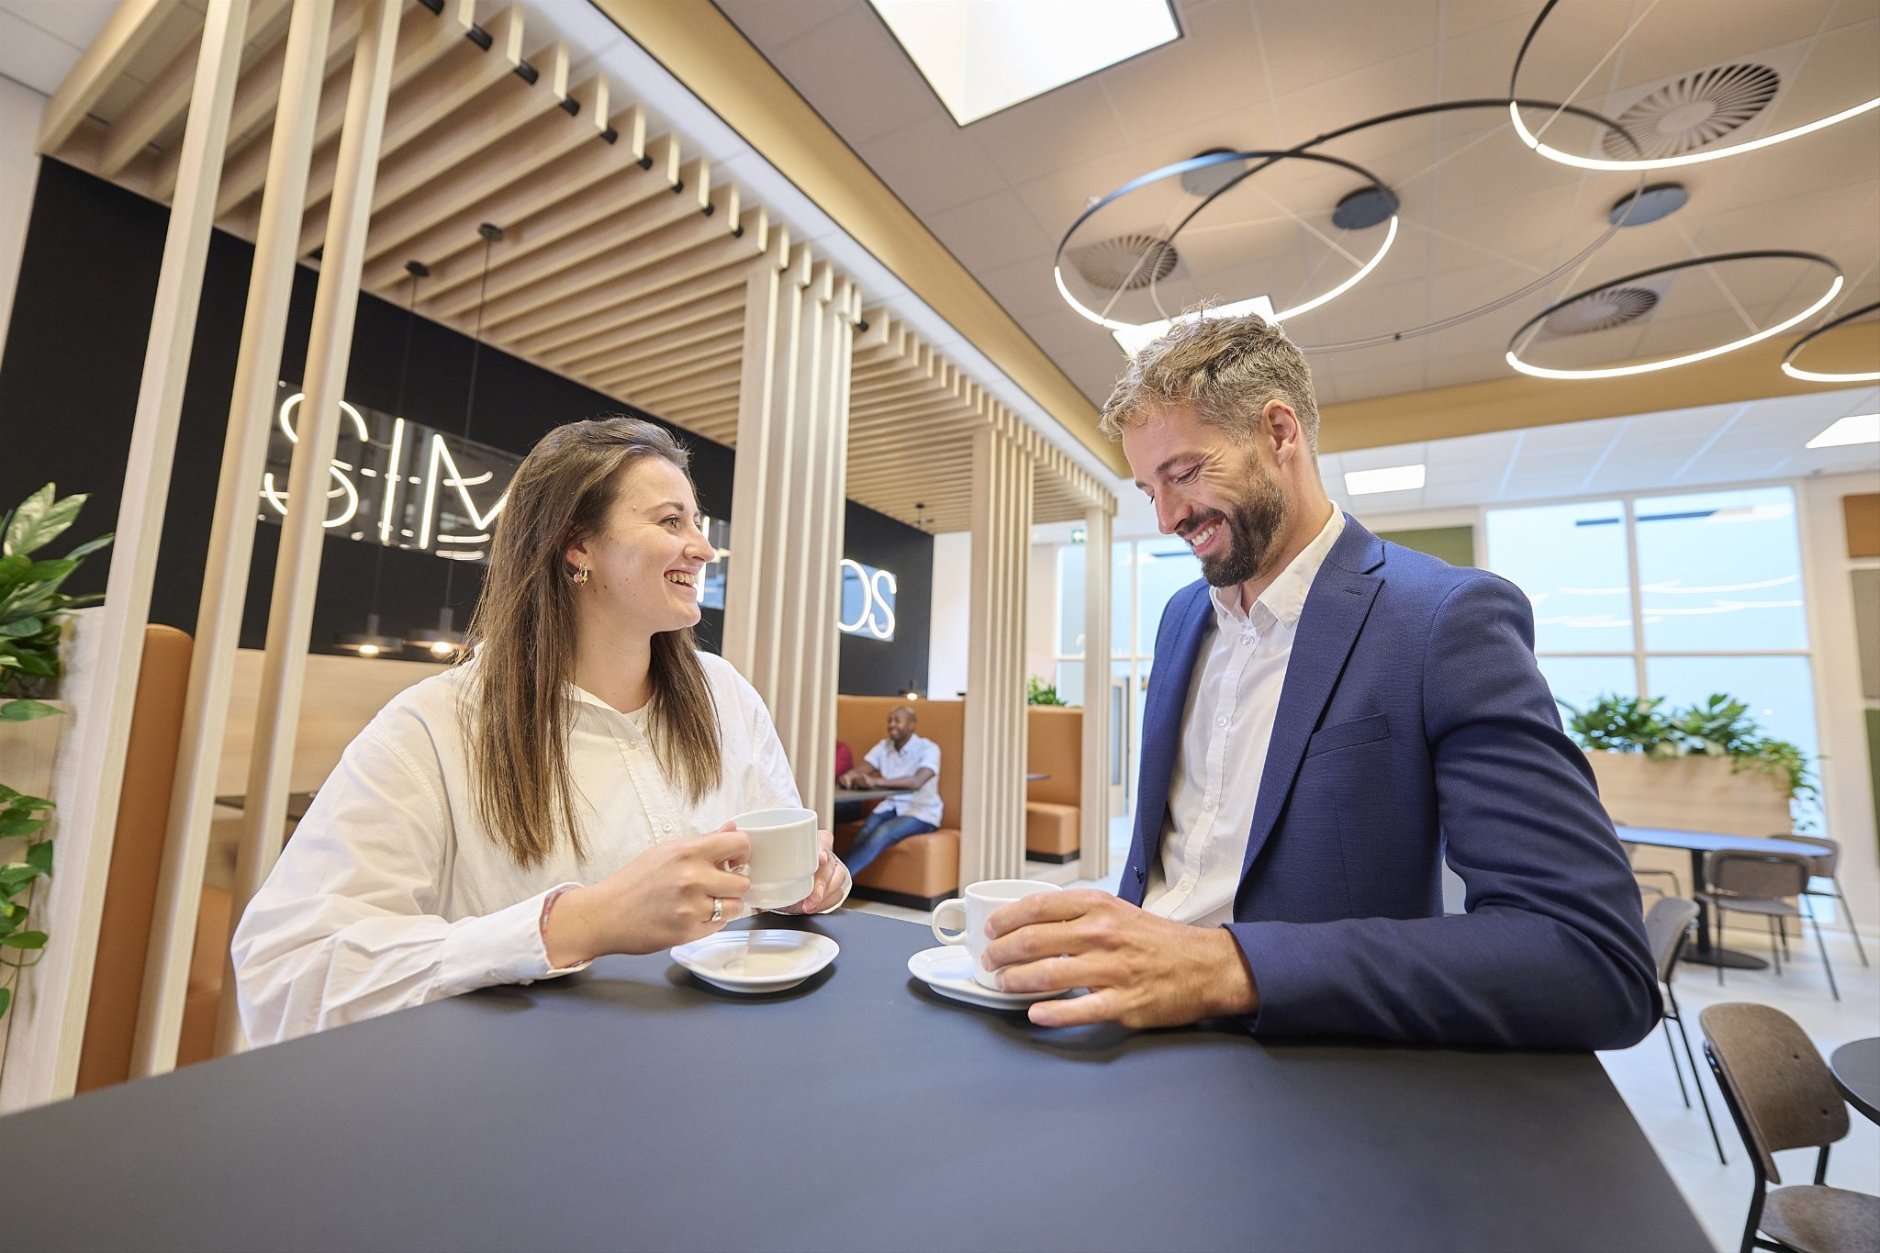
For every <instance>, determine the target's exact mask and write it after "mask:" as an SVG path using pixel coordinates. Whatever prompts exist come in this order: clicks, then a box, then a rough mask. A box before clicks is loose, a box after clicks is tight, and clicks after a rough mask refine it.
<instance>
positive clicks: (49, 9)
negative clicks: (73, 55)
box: [0, 0, 118, 52]
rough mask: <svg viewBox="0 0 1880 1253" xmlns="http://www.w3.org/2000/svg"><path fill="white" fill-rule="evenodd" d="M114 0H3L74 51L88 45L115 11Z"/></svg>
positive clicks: (4, 6) (9, 8)
mask: <svg viewBox="0 0 1880 1253" xmlns="http://www.w3.org/2000/svg"><path fill="white" fill-rule="evenodd" d="M117 7H118V0H6V2H5V3H4V4H0V10H5V11H8V12H12V13H14V14H16V15H18V16H19V17H22V18H24V19H25V20H26V21H27V22H28V23H30V24H31V25H33V26H37V27H38V28H39V29H40V30H42V31H45V32H46V33H47V34H49V35H51V36H53V37H54V38H56V39H58V40H59V41H60V42H61V43H64V44H67V45H69V46H70V47H72V48H73V49H75V50H77V51H80V52H82V51H84V50H85V49H86V48H88V47H90V46H91V41H92V40H94V39H96V38H97V37H98V32H99V31H101V30H103V29H104V26H105V23H106V22H108V21H110V20H111V15H112V14H113V13H115V12H116V11H117Z"/></svg>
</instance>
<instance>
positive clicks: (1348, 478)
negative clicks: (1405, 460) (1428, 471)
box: [1345, 462, 1424, 496]
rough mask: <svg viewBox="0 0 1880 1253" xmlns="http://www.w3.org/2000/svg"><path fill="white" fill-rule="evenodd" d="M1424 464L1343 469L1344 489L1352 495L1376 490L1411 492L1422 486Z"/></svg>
mask: <svg viewBox="0 0 1880 1253" xmlns="http://www.w3.org/2000/svg"><path fill="white" fill-rule="evenodd" d="M1423 475H1424V466H1423V464H1422V463H1421V462H1419V463H1417V464H1416V465H1413V466H1385V467H1383V468H1382V469H1378V470H1347V471H1345V491H1346V493H1347V494H1349V495H1352V496H1370V495H1374V494H1376V493H1378V492H1411V491H1415V490H1416V489H1417V488H1419V487H1422V486H1423Z"/></svg>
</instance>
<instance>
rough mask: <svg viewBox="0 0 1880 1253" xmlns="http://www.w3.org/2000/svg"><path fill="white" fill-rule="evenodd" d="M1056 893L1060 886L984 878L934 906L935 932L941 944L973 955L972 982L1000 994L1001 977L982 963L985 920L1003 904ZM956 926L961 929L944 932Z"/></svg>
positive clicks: (1025, 880)
mask: <svg viewBox="0 0 1880 1253" xmlns="http://www.w3.org/2000/svg"><path fill="white" fill-rule="evenodd" d="M1057 890H1058V885H1057V884H1055V883H1041V882H1039V881H1038V880H1036V879H982V880H980V881H979V882H978V883H974V884H969V885H968V886H967V888H966V890H965V891H964V892H962V893H961V894H960V895H959V896H954V897H949V898H948V899H946V900H944V901H941V902H940V903H939V904H938V905H935V906H934V907H933V933H934V935H935V936H936V937H937V938H938V939H939V941H940V942H941V943H942V944H964V945H965V946H966V951H967V952H968V953H969V954H971V955H972V967H973V982H974V983H977V984H979V985H980V986H981V987H986V988H991V989H993V990H994V991H997V990H998V987H999V982H998V976H997V975H995V974H994V973H993V972H992V971H990V970H987V969H985V968H984V967H982V966H981V965H980V964H979V959H980V957H981V956H982V955H984V953H985V951H986V944H987V940H986V919H988V918H990V917H991V916H992V914H993V912H994V911H995V910H997V909H998V908H999V907H1000V906H1002V905H1010V904H1011V903H1012V902H1013V901H1016V900H1021V899H1023V898H1024V897H1027V896H1031V895H1033V894H1034V893H1037V892H1055V891H1057ZM956 914H957V915H958V918H957V919H955V917H954V916H955V915H956ZM955 927H956V928H959V929H958V930H954V931H947V930H942V928H955Z"/></svg>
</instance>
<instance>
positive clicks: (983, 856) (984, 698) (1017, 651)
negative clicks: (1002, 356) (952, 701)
mask: <svg viewBox="0 0 1880 1253" xmlns="http://www.w3.org/2000/svg"><path fill="white" fill-rule="evenodd" d="M1017 427H1018V424H1017V420H1016V418H1014V417H1013V416H1012V415H1011V414H1010V412H1009V411H1006V410H1003V409H995V410H993V411H992V413H991V414H990V421H989V422H988V424H987V425H986V426H984V427H982V428H980V429H979V430H977V431H975V432H974V434H973V462H972V475H973V495H972V508H971V517H972V536H973V570H972V597H971V602H972V603H971V607H970V609H969V611H968V622H969V627H968V634H969V640H968V644H967V679H966V748H965V758H966V760H965V762H964V763H963V767H964V770H963V773H962V775H961V783H960V805H961V808H962V810H964V814H963V821H962V827H961V831H960V878H961V881H962V882H972V881H973V880H975V879H985V878H999V877H1008V876H1012V875H1017V874H1019V873H1021V872H1022V870H1023V867H1024V845H1025V834H1024V787H1023V776H1024V773H1025V741H1026V733H1025V691H1024V655H1023V649H1024V597H1025V586H1024V580H1025V577H1026V568H1027V563H1028V561H1029V558H1030V551H1031V490H1032V466H1031V459H1030V456H1029V455H1028V454H1027V453H1026V452H1025V451H1024V450H1023V449H1022V448H1021V447H1020V446H1019V442H1018V438H1017V436H1018V430H1017Z"/></svg>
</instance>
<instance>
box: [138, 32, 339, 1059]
mask: <svg viewBox="0 0 1880 1253" xmlns="http://www.w3.org/2000/svg"><path fill="white" fill-rule="evenodd" d="M332 21H333V0H300V3H298V4H296V5H295V6H294V10H293V18H292V24H291V25H290V26H289V28H288V33H287V50H286V57H285V61H284V63H283V66H282V77H281V92H280V105H279V111H278V113H277V114H276V116H275V123H274V136H273V139H272V141H271V144H270V151H269V154H268V174H267V183H266V186H265V188H264V190H263V191H262V197H261V218H260V226H259V230H258V233H257V234H256V236H255V259H254V266H253V269H252V270H251V271H250V273H249V278H248V307H247V310H246V312H245V313H244V315H243V318H242V339H241V351H240V355H239V356H238V357H237V358H236V363H235V392H234V399H233V401H232V403H231V404H230V406H229V417H228V429H227V431H226V432H225V433H224V438H223V443H222V476H221V481H220V483H219V484H218V485H217V488H216V500H215V522H214V526H213V529H212V530H211V531H210V534H209V553H208V557H207V559H206V560H205V562H204V564H203V581H202V599H201V602H200V605H199V607H198V609H197V611H196V641H195V651H194V652H193V654H192V655H191V658H190V667H189V696H188V700H187V703H186V704H185V706H184V710H183V733H182V744H181V746H180V748H179V750H178V753H177V759H176V775H175V783H174V786H173V788H172V791H171V801H170V819H169V826H168V829H167V831H166V833H165V835H164V843H163V864H162V869H161V870H160V872H159V874H158V878H157V902H156V912H155V914H154V915H153V917H152V918H151V924H150V949H149V955H148V956H147V957H146V959H145V962H144V986H143V999H142V1000H141V1002H140V1003H139V1007H138V1017H137V1037H136V1040H135V1042H134V1044H133V1046H132V1050H131V1075H132V1077H133V1078H138V1077H142V1076H145V1075H153V1074H161V1073H162V1072H164V1071H166V1070H170V1069H172V1068H174V1067H175V1065H176V1048H177V1041H178V1039H179V1037H180V1035H181V1033H182V1029H183V999H184V996H185V994H186V992H187V985H188V982H189V960H190V955H191V953H192V952H193V951H194V947H195V940H196V915H197V912H198V908H199V906H200V905H201V902H202V874H203V865H204V862H205V861H206V860H207V858H208V853H209V826H210V823H211V821H212V820H213V818H214V816H215V784H216V767H217V764H218V763H219V762H220V760H221V753H222V740H223V732H224V731H225V729H226V727H227V712H228V702H229V689H230V687H231V685H232V680H233V677H234V673H235V653H236V650H237V649H238V648H239V647H240V642H241V622H242V606H243V603H244V601H245V600H246V597H247V592H248V565H249V559H250V557H251V556H252V554H253V551H254V535H255V519H254V512H255V503H254V502H255V484H256V483H258V482H260V481H261V471H262V467H263V465H264V464H265V462H266V459H267V451H268V432H269V430H270V428H271V426H272V423H273V417H274V390H275V387H274V376H275V372H276V370H277V369H278V368H279V365H280V360H281V346H282V343H283V341H284V340H285V339H286V337H287V307H288V301H289V298H290V297H291V296H292V294H293V288H294V258H295V252H296V248H295V239H296V238H297V236H298V235H299V231H300V218H301V212H302V207H303V202H304V201H305V199H306V190H307V166H308V162H309V160H310V158H311V154H312V152H313V127H314V119H315V117H316V116H317V114H318V111H319V104H320V82H321V79H322V77H323V66H324V63H325V60H326V47H327V33H328V31H329V30H330V29H331V27H332Z"/></svg>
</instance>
